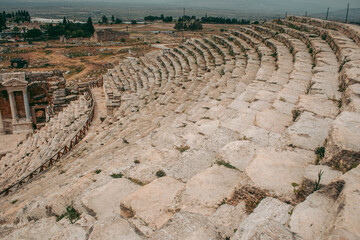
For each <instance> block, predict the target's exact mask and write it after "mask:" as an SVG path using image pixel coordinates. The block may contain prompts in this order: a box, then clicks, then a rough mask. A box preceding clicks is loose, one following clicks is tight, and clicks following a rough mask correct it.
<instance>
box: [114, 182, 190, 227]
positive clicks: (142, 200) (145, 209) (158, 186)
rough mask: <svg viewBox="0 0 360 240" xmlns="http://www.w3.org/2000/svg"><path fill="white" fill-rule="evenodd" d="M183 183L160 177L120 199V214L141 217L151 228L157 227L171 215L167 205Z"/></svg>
mask: <svg viewBox="0 0 360 240" xmlns="http://www.w3.org/2000/svg"><path fill="white" fill-rule="evenodd" d="M183 188H184V184H183V183H182V182H180V181H178V180H176V179H173V178H171V177H162V178H159V179H156V180H154V181H152V182H151V183H150V184H148V185H146V186H144V187H142V188H140V189H139V190H137V191H136V192H134V193H132V194H131V195H129V196H128V197H126V198H125V199H123V200H121V204H120V209H121V215H122V216H124V217H126V218H129V217H133V216H135V217H138V218H141V219H142V220H143V221H145V223H147V224H149V226H150V227H151V228H154V229H156V228H159V227H160V226H162V225H163V224H164V223H165V222H166V221H167V220H168V219H169V218H170V217H171V216H172V213H171V212H169V211H167V207H168V206H169V205H170V204H171V203H172V202H173V201H174V198H175V196H176V194H177V193H178V192H179V191H180V190H182V189H183Z"/></svg>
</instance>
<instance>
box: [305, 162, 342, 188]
mask: <svg viewBox="0 0 360 240" xmlns="http://www.w3.org/2000/svg"><path fill="white" fill-rule="evenodd" d="M320 171H322V172H323V175H322V176H321V184H324V185H327V184H329V183H331V182H332V181H334V180H336V179H338V178H339V177H340V176H341V175H342V172H340V171H336V170H333V169H332V168H331V167H328V166H325V165H312V164H309V166H308V167H307V168H306V169H305V173H304V177H305V178H307V179H309V180H311V181H316V180H318V173H319V172H320Z"/></svg>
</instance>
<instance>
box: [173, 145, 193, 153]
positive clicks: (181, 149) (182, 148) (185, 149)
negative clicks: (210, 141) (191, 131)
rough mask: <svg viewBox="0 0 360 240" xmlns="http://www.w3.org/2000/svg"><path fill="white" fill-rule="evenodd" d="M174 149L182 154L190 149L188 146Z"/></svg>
mask: <svg viewBox="0 0 360 240" xmlns="http://www.w3.org/2000/svg"><path fill="white" fill-rule="evenodd" d="M176 149H177V150H179V151H180V152H182V153H183V152H185V151H187V150H189V149H190V147H189V146H181V147H176Z"/></svg>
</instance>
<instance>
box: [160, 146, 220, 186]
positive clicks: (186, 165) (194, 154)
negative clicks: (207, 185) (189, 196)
mask: <svg viewBox="0 0 360 240" xmlns="http://www.w3.org/2000/svg"><path fill="white" fill-rule="evenodd" d="M213 158H214V154H213V153H211V152H209V151H207V150H206V149H203V148H201V149H199V150H191V149H190V150H187V151H185V152H183V153H182V154H181V156H180V157H179V160H178V161H177V162H175V163H173V164H171V165H170V166H168V167H167V168H166V169H165V172H166V174H167V175H168V176H171V177H173V178H176V179H180V180H181V181H188V180H189V179H190V178H192V177H193V176H195V175H196V174H197V173H199V172H200V171H202V170H204V169H206V168H208V167H210V165H211V162H212V161H213Z"/></svg>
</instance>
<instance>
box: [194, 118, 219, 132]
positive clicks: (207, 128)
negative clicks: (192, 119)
mask: <svg viewBox="0 0 360 240" xmlns="http://www.w3.org/2000/svg"><path fill="white" fill-rule="evenodd" d="M196 124H197V125H198V126H199V127H198V131H199V132H200V133H202V134H204V135H208V136H209V135H212V134H213V133H214V132H215V131H216V130H217V129H218V128H219V121H218V120H206V119H203V120H200V121H198V122H197V123H196Z"/></svg>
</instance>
